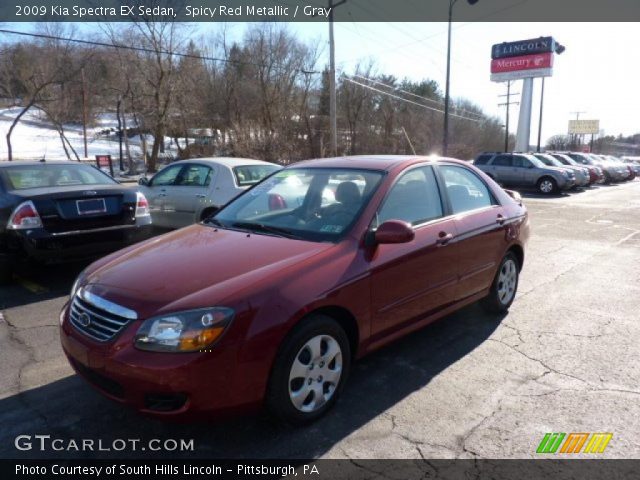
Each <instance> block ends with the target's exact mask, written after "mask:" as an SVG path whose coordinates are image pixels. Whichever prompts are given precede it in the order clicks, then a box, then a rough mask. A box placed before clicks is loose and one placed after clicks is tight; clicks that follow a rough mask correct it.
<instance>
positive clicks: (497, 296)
mask: <svg viewBox="0 0 640 480" xmlns="http://www.w3.org/2000/svg"><path fill="white" fill-rule="evenodd" d="M505 276H506V278H505ZM519 277H520V264H519V262H518V259H517V258H516V256H515V255H514V254H513V253H512V252H509V253H507V254H506V255H505V256H504V258H503V259H502V262H500V267H499V268H498V271H497V272H496V276H495V278H494V279H493V283H492V284H491V290H490V291H489V295H487V296H486V297H485V298H484V299H483V300H482V302H481V305H482V307H483V308H484V309H485V310H486V311H487V312H489V313H505V312H507V311H508V310H509V307H510V306H511V304H512V303H513V300H514V299H515V298H516V292H517V291H518V281H519Z"/></svg>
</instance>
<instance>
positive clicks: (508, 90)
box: [498, 80, 520, 153]
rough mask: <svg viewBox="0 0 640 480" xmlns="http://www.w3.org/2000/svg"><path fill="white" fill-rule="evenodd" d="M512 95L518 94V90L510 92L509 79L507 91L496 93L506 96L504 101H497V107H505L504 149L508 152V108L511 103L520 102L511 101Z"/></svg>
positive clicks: (516, 103) (517, 103)
mask: <svg viewBox="0 0 640 480" xmlns="http://www.w3.org/2000/svg"><path fill="white" fill-rule="evenodd" d="M512 95H520V92H516V93H511V80H509V81H508V82H507V93H506V94H505V95H498V96H499V97H507V102H506V103H499V104H498V106H499V107H506V109H507V114H506V119H505V133H504V151H505V153H507V152H509V110H510V108H509V107H511V105H520V102H512V101H511V96H512Z"/></svg>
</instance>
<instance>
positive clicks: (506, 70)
mask: <svg viewBox="0 0 640 480" xmlns="http://www.w3.org/2000/svg"><path fill="white" fill-rule="evenodd" d="M563 50H564V47H562V46H560V45H558V44H557V43H556V41H555V40H554V39H553V38H552V37H540V38H534V39H531V40H521V41H518V42H509V43H508V42H504V43H498V44H496V45H493V47H491V81H492V82H507V81H509V80H520V79H523V78H534V77H550V76H551V75H552V74H553V57H554V52H561V51H563Z"/></svg>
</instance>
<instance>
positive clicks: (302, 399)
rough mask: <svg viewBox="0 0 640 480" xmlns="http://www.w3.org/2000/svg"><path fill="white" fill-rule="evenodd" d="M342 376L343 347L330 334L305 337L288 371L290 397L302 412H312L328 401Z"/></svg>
mask: <svg viewBox="0 0 640 480" xmlns="http://www.w3.org/2000/svg"><path fill="white" fill-rule="evenodd" d="M341 376H342V349H341V348H340V344H339V343H338V341H337V340H336V339H335V338H333V337H331V336H330V335H316V336H315V337H313V338H311V339H310V340H308V341H307V342H306V343H305V344H304V345H303V346H302V348H301V349H300V350H299V351H298V354H297V355H296V356H295V358H294V360H293V364H292V365H291V369H290V371H289V398H290V399H291V403H292V404H293V405H294V406H295V408H296V409H298V410H299V411H301V412H305V413H309V412H315V411H316V410H318V409H320V408H322V406H323V405H324V404H325V403H326V402H328V401H329V400H330V399H331V397H332V396H333V394H334V393H335V391H336V388H337V387H338V384H339V383H340V378H341Z"/></svg>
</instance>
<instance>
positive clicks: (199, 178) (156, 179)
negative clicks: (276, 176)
mask: <svg viewBox="0 0 640 480" xmlns="http://www.w3.org/2000/svg"><path fill="white" fill-rule="evenodd" d="M281 168H282V167H281V166H279V165H276V164H273V163H269V162H263V161H261V160H252V159H248V158H229V157H213V158H197V159H193V160H181V161H179V162H174V163H171V164H169V165H168V166H166V167H165V168H163V169H162V170H160V171H159V172H158V173H156V174H155V175H154V176H153V177H152V178H150V179H147V178H141V179H140V181H139V182H138V183H139V185H140V191H141V192H143V193H144V195H145V196H146V197H147V200H148V201H149V209H150V211H151V218H152V219H153V223H154V226H157V227H161V228H182V227H186V226H187V225H191V224H193V223H196V222H199V221H201V220H204V219H205V218H207V217H209V216H211V215H213V214H214V213H216V212H217V211H218V210H219V209H220V207H222V206H223V205H224V204H226V203H227V202H228V201H230V200H231V199H232V198H234V197H236V196H237V195H238V194H239V193H241V192H243V191H244V190H246V189H247V188H249V187H251V186H252V185H255V184H256V183H258V182H259V181H261V180H262V179H263V178H265V177H267V176H269V175H271V174H272V173H273V172H275V171H277V170H280V169H281Z"/></svg>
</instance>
